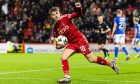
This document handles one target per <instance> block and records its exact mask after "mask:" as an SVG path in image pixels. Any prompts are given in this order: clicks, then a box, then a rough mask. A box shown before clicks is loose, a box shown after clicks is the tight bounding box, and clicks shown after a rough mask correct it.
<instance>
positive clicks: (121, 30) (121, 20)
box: [114, 17, 126, 34]
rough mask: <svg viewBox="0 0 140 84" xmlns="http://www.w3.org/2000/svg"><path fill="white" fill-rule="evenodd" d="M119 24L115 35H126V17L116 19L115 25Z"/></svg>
mask: <svg viewBox="0 0 140 84" xmlns="http://www.w3.org/2000/svg"><path fill="white" fill-rule="evenodd" d="M115 23H116V24H117V28H116V31H115V34H125V29H124V25H125V24H126V19H125V18H124V17H116V18H115V19H114V24H115Z"/></svg>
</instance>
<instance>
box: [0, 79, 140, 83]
mask: <svg viewBox="0 0 140 84" xmlns="http://www.w3.org/2000/svg"><path fill="white" fill-rule="evenodd" d="M0 80H51V81H52V80H53V79H48V78H0ZM72 81H77V79H76V80H74V79H73V80H72ZM78 81H81V82H82V81H83V82H84V81H89V82H114V83H116V82H117V83H140V81H130V80H87V79H82V80H81V79H80V80H78Z"/></svg>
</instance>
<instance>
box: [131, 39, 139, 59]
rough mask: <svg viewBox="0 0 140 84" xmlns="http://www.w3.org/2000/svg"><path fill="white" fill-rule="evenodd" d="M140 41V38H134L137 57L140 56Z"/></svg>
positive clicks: (133, 42)
mask: <svg viewBox="0 0 140 84" xmlns="http://www.w3.org/2000/svg"><path fill="white" fill-rule="evenodd" d="M139 43H140V40H139V39H135V38H134V39H133V40H132V48H133V50H134V51H135V52H136V53H137V55H136V57H138V58H139V57H140V49H139V48H138V47H139Z"/></svg>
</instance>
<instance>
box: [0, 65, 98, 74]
mask: <svg viewBox="0 0 140 84" xmlns="http://www.w3.org/2000/svg"><path fill="white" fill-rule="evenodd" d="M87 67H88V68H92V67H96V66H84V67H72V68H71V69H79V68H87ZM61 69H62V68H57V69H53V68H48V69H40V70H26V71H16V72H0V74H18V73H30V72H40V71H50V70H61Z"/></svg>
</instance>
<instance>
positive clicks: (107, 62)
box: [97, 57, 111, 66]
mask: <svg viewBox="0 0 140 84" xmlns="http://www.w3.org/2000/svg"><path fill="white" fill-rule="evenodd" d="M97 63H98V64H101V65H108V66H110V65H111V63H110V62H109V61H107V60H105V59H104V58H102V57H97Z"/></svg>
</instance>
